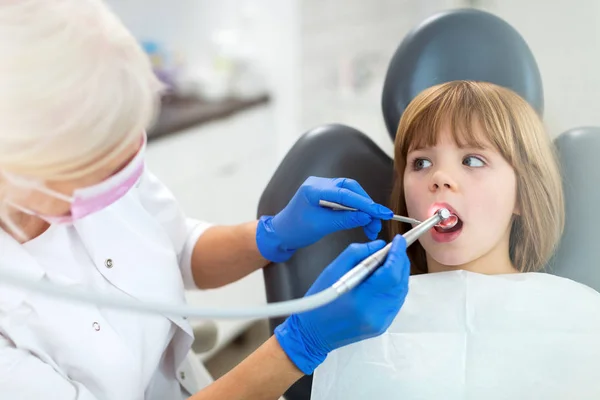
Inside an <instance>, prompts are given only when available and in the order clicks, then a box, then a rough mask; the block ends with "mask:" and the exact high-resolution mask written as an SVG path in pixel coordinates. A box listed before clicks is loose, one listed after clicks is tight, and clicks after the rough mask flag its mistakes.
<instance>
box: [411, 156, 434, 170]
mask: <svg viewBox="0 0 600 400" xmlns="http://www.w3.org/2000/svg"><path fill="white" fill-rule="evenodd" d="M412 164H413V169H414V170H415V171H419V170H421V169H423V168H427V167H428V166H429V165H431V161H429V160H427V159H425V158H416V159H415V160H414V161H413V163H412Z"/></svg>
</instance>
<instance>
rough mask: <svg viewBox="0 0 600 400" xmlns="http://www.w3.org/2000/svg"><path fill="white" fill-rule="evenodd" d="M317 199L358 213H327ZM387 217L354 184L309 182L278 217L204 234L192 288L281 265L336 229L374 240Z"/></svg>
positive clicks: (195, 251) (385, 211) (195, 255)
mask: <svg viewBox="0 0 600 400" xmlns="http://www.w3.org/2000/svg"><path fill="white" fill-rule="evenodd" d="M321 199H324V200H328V201H333V202H336V203H340V204H342V205H346V206H348V207H353V208H355V209H357V210H358V211H341V212H340V211H333V210H329V209H326V208H324V207H321V206H320V205H319V200H321ZM391 217H392V211H391V210H389V209H387V208H385V207H383V206H381V205H379V204H376V203H375V202H373V200H371V198H370V197H369V195H368V194H367V193H366V192H365V191H364V189H363V188H362V187H361V186H360V185H359V184H358V182H356V181H353V180H351V179H344V178H336V179H329V178H316V177H310V178H308V179H307V180H306V181H305V182H304V183H303V184H302V185H301V186H300V188H299V189H298V191H297V192H296V194H295V195H294V197H293V198H292V199H291V200H290V202H289V203H288V205H287V206H286V207H285V208H284V209H283V210H281V212H279V213H278V214H277V215H275V216H264V217H262V218H261V219H260V220H259V221H253V222H248V223H245V224H241V225H235V226H214V227H211V228H209V229H207V230H206V231H205V232H204V233H203V234H202V235H201V236H200V238H199V239H198V241H197V242H196V244H195V245H194V249H193V253H192V275H193V278H194V283H195V284H196V286H197V287H199V288H201V289H209V288H216V287H219V286H223V285H226V284H228V283H231V282H235V281H237V280H238V279H241V278H243V277H244V276H246V275H248V274H250V273H252V272H254V271H255V270H257V269H259V268H262V267H264V266H265V265H266V264H267V263H268V260H269V261H273V262H284V261H286V260H288V259H289V258H290V257H291V256H292V255H293V254H294V252H295V251H296V250H297V249H300V248H303V247H306V246H309V245H311V244H313V243H316V242H317V241H319V240H320V239H321V238H323V237H325V236H327V235H329V234H331V233H334V232H337V231H340V230H345V229H354V228H357V227H363V229H364V231H365V233H366V235H367V237H369V238H370V239H371V240H374V239H375V238H376V237H377V235H378V233H379V231H380V230H381V219H382V218H383V219H389V218H391Z"/></svg>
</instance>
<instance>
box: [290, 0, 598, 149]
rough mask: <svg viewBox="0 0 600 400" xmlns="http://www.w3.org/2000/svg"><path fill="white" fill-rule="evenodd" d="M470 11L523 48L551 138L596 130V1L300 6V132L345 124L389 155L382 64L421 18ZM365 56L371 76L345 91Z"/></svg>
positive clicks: (379, 0) (356, 0)
mask: <svg viewBox="0 0 600 400" xmlns="http://www.w3.org/2000/svg"><path fill="white" fill-rule="evenodd" d="M470 6H473V7H477V8H481V9H484V10H487V11H490V12H492V13H494V14H496V15H498V16H499V17H501V18H503V19H505V20H506V21H507V22H508V23H510V24H511V25H513V26H514V27H515V28H516V29H517V31H518V32H520V34H521V35H522V36H523V37H524V39H525V40H526V41H527V43H528V44H529V45H530V47H531V49H532V52H533V54H534V56H535V58H536V60H537V61H538V65H539V68H540V70H541V74H542V79H543V84H544V90H545V103H546V107H545V120H546V124H547V126H548V131H549V133H550V135H551V136H553V137H554V136H556V135H558V134H559V133H561V132H563V131H565V130H567V129H570V128H573V127H576V126H582V125H600V112H599V111H598V110H597V108H598V107H597V106H596V104H598V100H597V98H598V94H600V1H598V0H577V1H566V0H560V1H544V0H526V1H521V0H471V1H469V0H455V1H453V0H429V1H409V0H404V1H389V0H370V1H365V0H330V1H327V2H322V1H319V0H303V1H302V7H301V10H302V17H303V19H302V49H301V52H302V57H301V62H302V111H301V112H302V114H301V124H302V130H306V129H310V128H312V127H314V126H316V125H320V124H323V123H328V122H339V123H345V124H348V125H350V126H353V127H355V128H358V129H359V130H361V131H363V132H364V133H366V134H367V135H369V136H370V137H371V138H372V139H373V140H374V141H375V142H376V143H377V144H378V145H379V146H380V147H381V148H382V149H384V150H385V151H386V152H387V153H388V154H391V150H392V147H393V146H392V143H391V141H390V139H389V137H388V135H387V132H386V130H385V126H384V124H383V119H382V117H381V108H380V104H381V88H382V84H383V80H384V77H385V69H386V67H387V63H388V62H389V60H390V59H391V57H392V55H393V52H394V51H395V49H396V47H397V46H398V45H399V44H400V42H401V40H402V38H403V37H404V35H405V34H406V33H407V32H408V30H409V29H411V28H412V27H413V26H415V25H416V24H418V23H420V22H421V21H422V20H423V19H424V18H426V17H427V16H429V15H431V14H432V13H435V12H439V11H442V10H445V9H450V8H457V7H470ZM365 56H366V57H370V58H371V60H372V61H371V62H370V63H366V65H368V69H369V71H370V73H371V76H370V77H369V78H368V79H367V81H366V82H365V86H366V87H365V88H362V89H359V90H354V91H352V90H348V89H347V88H344V87H343V84H342V83H341V82H344V79H340V76H342V77H343V76H348V70H350V69H351V66H352V65H355V66H356V65H359V64H360V60H361V57H365ZM353 62H354V64H353ZM344 71H345V72H344ZM344 74H345V75H344Z"/></svg>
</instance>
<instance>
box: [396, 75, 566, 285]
mask: <svg viewBox="0 0 600 400" xmlns="http://www.w3.org/2000/svg"><path fill="white" fill-rule="evenodd" d="M475 121H477V122H478V123H479V125H480V126H481V128H482V133H483V136H484V137H481V135H479V136H478V135H477V134H476V133H475V132H473V128H472V127H473V123H474V122H475ZM445 123H449V124H450V127H451V131H452V135H453V138H454V140H455V141H456V143H457V144H459V145H464V144H467V145H472V146H479V145H481V143H480V142H481V140H482V139H487V140H488V141H489V142H490V143H492V145H493V146H494V147H495V148H496V150H497V151H498V152H499V153H500V154H501V155H502V156H503V157H504V158H505V159H506V161H507V162H508V163H509V164H510V165H511V166H512V167H513V169H514V170H515V175H516V179H517V207H518V210H519V214H520V215H517V216H515V217H514V218H513V222H512V227H511V232H510V245H509V253H510V259H511V261H512V262H513V265H514V266H515V267H516V268H517V269H518V270H519V271H521V272H531V271H538V270H540V269H541V268H543V266H544V265H545V263H546V262H548V260H549V259H550V257H551V256H552V254H553V252H554V250H555V248H556V246H557V244H558V242H559V240H560V237H561V235H562V231H563V227H564V218H565V216H564V198H563V191H562V181H561V176H560V169H559V166H558V159H557V155H556V152H555V149H554V146H553V144H552V141H551V139H550V137H549V136H548V134H547V133H546V131H545V129H544V127H543V123H542V121H541V120H540V118H539V116H538V115H537V113H536V112H535V110H534V109H533V108H532V107H531V106H530V105H529V104H528V103H527V102H526V101H525V100H524V99H523V98H521V97H520V96H519V95H517V94H516V93H515V92H513V91H512V90H509V89H507V88H504V87H500V86H497V85H494V84H491V83H486V82H474V81H453V82H448V83H444V84H440V85H436V86H433V87H430V88H428V89H426V90H424V91H423V92H422V93H420V94H419V95H418V96H417V97H416V98H415V99H414V100H413V101H412V102H411V103H410V104H409V106H408V107H407V108H406V111H405V112H404V114H403V115H402V118H401V120H400V124H399V127H398V131H397V133H396V139H395V144H394V147H395V149H394V185H393V190H392V198H391V208H392V209H393V211H394V212H395V213H398V214H401V215H406V203H405V198H404V183H403V177H404V170H405V167H406V156H407V153H408V152H409V151H411V150H412V149H414V148H416V147H422V146H433V145H435V144H436V142H437V139H438V135H439V133H440V129H441V127H442V125H443V124H445ZM388 229H389V232H390V234H391V235H392V237H393V235H396V234H398V233H404V232H406V231H407V230H408V229H410V226H408V225H407V224H401V223H397V222H390V224H389V226H388ZM408 254H409V258H410V260H411V265H412V267H411V268H412V273H413V274H418V273H426V272H427V262H426V258H425V251H424V249H423V247H422V246H421V245H420V244H419V243H418V242H417V243H414V244H413V245H412V246H411V247H409V249H408Z"/></svg>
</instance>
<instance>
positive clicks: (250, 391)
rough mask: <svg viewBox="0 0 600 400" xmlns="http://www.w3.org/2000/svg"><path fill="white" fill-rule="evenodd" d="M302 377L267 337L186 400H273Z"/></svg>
mask: <svg viewBox="0 0 600 400" xmlns="http://www.w3.org/2000/svg"><path fill="white" fill-rule="evenodd" d="M302 376H303V373H302V372H301V371H300V370H299V369H298V368H296V366H295V365H294V363H292V361H291V360H290V359H289V358H288V357H287V355H286V354H285V352H284V351H283V349H282V348H281V346H280V345H279V342H278V341H277V339H276V338H275V337H274V336H271V338H270V339H269V340H267V341H266V342H265V343H264V344H263V345H262V346H261V347H259V348H258V349H257V350H256V351H255V352H254V353H252V354H251V355H250V356H249V357H248V358H246V359H245V360H244V361H242V362H241V363H240V364H239V365H238V366H237V367H235V368H234V369H232V370H231V371H229V372H228V373H227V374H225V375H223V376H222V377H221V378H219V379H218V380H216V381H215V382H214V383H213V384H212V385H210V386H208V387H206V388H204V389H203V390H201V391H200V392H198V393H196V394H195V395H193V396H192V397H190V398H189V400H220V399H227V400H238V399H240V400H241V399H244V400H277V399H279V398H280V397H281V396H282V395H283V393H285V391H286V390H287V389H288V388H289V387H290V386H291V385H292V384H294V383H295V382H296V381H297V380H298V379H300V378H301V377H302Z"/></svg>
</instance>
